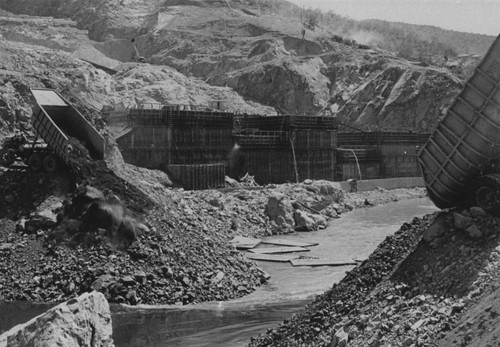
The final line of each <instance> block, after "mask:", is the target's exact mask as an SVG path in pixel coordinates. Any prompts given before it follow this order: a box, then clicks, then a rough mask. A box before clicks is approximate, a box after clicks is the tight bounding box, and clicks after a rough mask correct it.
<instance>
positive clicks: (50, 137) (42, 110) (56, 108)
mask: <svg viewBox="0 0 500 347" xmlns="http://www.w3.org/2000/svg"><path fill="white" fill-rule="evenodd" d="M31 94H32V95H33V97H34V99H35V105H34V108H33V115H32V117H31V125H32V128H33V133H34V136H31V137H30V136H28V135H26V134H24V133H18V134H16V135H14V136H12V137H10V138H7V139H6V140H5V141H4V143H3V146H2V149H1V150H0V164H2V165H4V166H11V165H12V164H14V162H15V161H16V160H21V161H23V162H24V163H25V164H27V165H28V167H29V168H30V169H31V170H33V171H45V172H47V173H53V172H55V171H57V169H58V168H59V167H60V166H61V165H60V164H61V163H64V164H66V165H67V166H68V167H69V168H70V169H72V170H76V171H78V170H79V169H80V168H79V167H78V164H79V161H83V160H85V159H86V157H90V158H89V159H90V160H92V159H104V152H105V140H104V138H103V137H102V136H101V134H99V132H98V131H97V130H96V129H95V128H94V127H93V126H92V124H90V123H89V122H88V121H87V120H86V119H85V117H84V116H83V115H82V114H81V113H80V112H78V110H77V109H76V108H75V107H74V106H73V105H72V104H71V103H70V102H68V101H67V100H66V99H64V98H63V97H62V96H61V95H60V94H59V93H57V92H56V91H54V90H52V89H31Z"/></svg>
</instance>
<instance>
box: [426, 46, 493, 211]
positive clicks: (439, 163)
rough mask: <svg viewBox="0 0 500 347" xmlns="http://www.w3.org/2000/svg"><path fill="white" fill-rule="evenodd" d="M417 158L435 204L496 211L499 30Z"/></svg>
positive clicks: (445, 206) (442, 206) (446, 206)
mask: <svg viewBox="0 0 500 347" xmlns="http://www.w3.org/2000/svg"><path fill="white" fill-rule="evenodd" d="M418 158H419V163H420V166H421V169H422V175H423V178H424V182H425V185H426V188H427V192H428V195H429V197H430V199H431V200H432V201H433V202H434V204H435V205H436V206H437V207H439V208H451V207H460V206H463V207H467V206H479V207H482V208H483V209H484V210H485V211H487V212H489V213H495V214H499V213H500V36H498V37H497V38H496V40H495V41H494V42H493V44H492V46H491V47H490V48H489V50H488V52H487V53H486V55H485V56H484V58H483V59H482V61H481V62H480V63H479V65H478V66H477V68H476V69H475V71H474V73H473V75H472V76H471V78H470V79H469V80H468V81H467V82H466V83H465V86H464V88H463V89H462V91H461V92H460V94H459V95H458V97H457V98H456V99H455V100H454V102H453V104H452V105H451V107H450V108H449V110H448V111H447V113H446V114H445V116H444V117H443V119H442V120H441V121H440V122H439V123H438V125H437V128H436V130H435V131H434V132H433V133H432V134H431V136H430V138H429V140H428V142H427V143H426V144H425V146H424V147H423V148H422V150H421V151H420V153H419V157H418Z"/></svg>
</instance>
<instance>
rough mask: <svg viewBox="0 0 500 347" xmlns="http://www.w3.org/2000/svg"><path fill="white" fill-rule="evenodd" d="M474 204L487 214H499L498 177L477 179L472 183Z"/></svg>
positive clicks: (488, 176)
mask: <svg viewBox="0 0 500 347" xmlns="http://www.w3.org/2000/svg"><path fill="white" fill-rule="evenodd" d="M474 183H475V184H474V185H473V186H474V191H475V199H474V200H475V203H476V205H477V206H479V207H481V208H482V209H483V210H484V211H486V212H487V213H490V214H492V215H499V214H500V175H498V174H492V175H485V176H481V177H479V178H478V179H477V180H476V182H474Z"/></svg>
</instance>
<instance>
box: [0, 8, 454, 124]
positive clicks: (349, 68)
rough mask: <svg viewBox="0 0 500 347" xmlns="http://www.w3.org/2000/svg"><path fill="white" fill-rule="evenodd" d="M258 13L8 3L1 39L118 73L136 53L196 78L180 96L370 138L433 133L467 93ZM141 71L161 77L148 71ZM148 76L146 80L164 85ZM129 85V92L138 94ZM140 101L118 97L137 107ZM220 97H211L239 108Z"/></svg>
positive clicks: (382, 56) (432, 75)
mask: <svg viewBox="0 0 500 347" xmlns="http://www.w3.org/2000/svg"><path fill="white" fill-rule="evenodd" d="M255 6H256V5H255V3H254V2H248V1H231V2H226V1H208V0H193V1H183V2H180V1H171V0H169V1H159V0H157V1H144V0H92V1H88V2H85V3H84V2H77V1H70V0H59V1H55V0H50V1H49V0H42V1H34V0H21V1H16V2H12V1H8V0H0V8H2V9H4V10H6V11H10V12H12V13H16V14H17V15H15V16H14V17H12V16H10V17H1V18H0V20H2V23H3V25H2V26H1V28H0V33H1V34H2V37H3V38H4V39H5V40H11V41H16V42H23V43H29V44H36V45H42V46H45V47H49V48H55V49H58V50H64V51H68V52H75V51H76V53H74V54H73V55H74V56H76V57H80V58H84V59H87V60H89V59H91V60H97V61H99V62H101V63H102V64H103V65H104V66H112V67H113V68H117V67H118V66H122V65H123V63H127V62H128V63H129V62H131V61H134V60H136V59H137V56H136V54H135V48H134V45H136V47H137V50H138V52H139V54H140V55H141V56H143V57H144V58H145V59H146V61H147V62H148V63H151V64H154V65H164V66H169V67H171V68H174V69H175V70H177V71H178V72H180V73H182V74H183V75H185V76H191V77H190V78H189V79H188V80H189V81H193V83H191V84H187V85H183V84H184V82H183V81H181V82H180V85H181V86H180V88H182V87H184V88H186V89H188V90H192V89H193V88H195V87H196V85H200V86H203V85H206V84H204V83H203V82H201V81H205V82H207V83H208V84H209V85H213V86H220V87H229V88H231V89H232V90H234V91H235V92H237V93H238V94H239V95H241V96H242V97H243V98H245V100H249V101H252V102H257V103H259V104H262V105H266V106H269V107H271V109H270V110H271V111H272V112H274V111H275V110H276V111H277V112H284V113H289V114H306V115H316V114H318V113H320V112H323V111H329V112H332V113H336V114H337V115H338V117H339V118H340V119H341V120H342V121H344V122H345V123H347V124H350V125H352V126H356V127H359V128H367V129H391V130H393V129H395V128H399V129H401V128H404V129H416V130H423V131H427V130H429V129H432V128H433V127H434V126H435V124H436V121H437V119H439V117H441V116H442V115H443V113H444V112H445V111H446V109H447V108H448V107H449V105H450V103H451V102H452V100H453V98H454V96H455V95H457V93H458V91H459V90H460V88H461V81H460V80H459V79H458V78H456V77H455V76H454V75H453V74H452V73H451V72H450V71H449V70H447V69H444V68H443V69H438V68H433V67H425V66H421V65H422V64H420V63H418V62H408V61H406V60H403V59H399V58H397V57H395V56H394V54H392V53H390V52H385V51H381V50H376V49H370V47H367V46H363V45H358V44H357V43H356V42H354V41H352V40H345V39H343V38H341V37H339V36H336V35H333V34H332V33H330V32H328V31H325V30H323V29H322V28H320V27H316V28H315V29H314V30H310V29H309V28H305V27H304V26H303V24H302V23H300V22H299V21H298V20H295V19H290V18H282V17H279V16H276V15H274V14H272V13H270V14H266V12H265V11H261V10H260V9H259V8H257V7H255ZM19 14H23V15H28V16H34V15H37V16H38V15H44V16H54V17H57V18H59V19H49V18H45V19H43V18H39V17H36V18H34V17H26V16H21V17H20V16H19ZM73 21H74V22H73ZM303 29H304V30H305V35H304V37H302V35H301V32H302V30H303ZM87 33H88V35H87V36H86V34H87ZM132 40H133V41H134V42H132ZM125 66H128V68H130V66H129V65H127V64H125ZM145 66H147V67H145ZM137 68H138V67H137ZM142 68H143V69H148V70H149V69H152V70H153V71H155V73H156V71H157V69H156V68H154V67H153V66H151V65H149V64H145V65H144V66H142ZM138 69H139V68H138ZM169 71H171V70H169ZM141 73H142V72H141ZM169 73H170V72H169ZM169 73H165V72H163V71H161V70H160V76H159V77H158V80H160V81H161V80H165V79H166V78H171V76H170V75H168V74H169ZM172 73H173V72H172ZM130 74H131V75H132V77H133V78H136V77H137V74H136V73H130ZM120 76H122V77H123V79H122V80H121V81H119V82H118V83H120V82H128V81H129V79H128V77H129V75H126V76H124V75H118V76H116V77H118V78H119V77H120ZM148 77H150V76H148ZM148 77H146V76H140V78H139V80H143V81H145V82H146V83H150V82H155V83H157V82H158V80H154V78H153V80H152V81H151V80H148ZM179 78H180V77H179ZM111 80H112V81H114V78H111ZM124 80H125V81H124ZM103 82H105V81H103ZM126 84H127V86H124V87H123V88H125V89H126V90H127V91H129V90H133V89H135V87H136V85H135V83H132V84H130V83H126ZM101 85H105V83H102V84H101ZM139 86H140V87H141V86H142V85H141V84H140V83H139ZM120 88H121V86H119V87H118V89H120ZM150 89H161V90H159V91H158V90H150V92H149V94H148V97H150V100H156V101H159V102H162V101H163V102H165V101H172V99H175V98H174V97H172V96H171V91H172V90H171V89H169V90H167V91H163V87H158V88H150ZM134 93H135V91H133V92H130V91H129V92H128V93H121V94H120V93H118V95H117V96H119V97H121V96H125V97H126V99H128V100H130V99H131V98H130V96H131V94H134ZM167 93H168V95H167ZM214 94H215V93H212V94H211V95H210V96H211V97H217V98H218V99H219V100H221V99H222V100H224V99H229V101H231V99H232V97H231V96H226V95H225V94H224V93H218V94H217V95H214ZM105 99H106V98H105ZM111 99H113V98H111ZM105 101H106V102H110V101H109V100H105ZM111 101H115V102H116V99H114V100H111ZM182 101H183V102H195V101H198V100H197V98H190V99H186V98H183V99H182ZM201 101H205V100H200V102H201ZM235 106H240V105H235ZM270 110H266V111H267V112H266V113H269V112H270Z"/></svg>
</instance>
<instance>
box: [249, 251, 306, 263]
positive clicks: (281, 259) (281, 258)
mask: <svg viewBox="0 0 500 347" xmlns="http://www.w3.org/2000/svg"><path fill="white" fill-rule="evenodd" d="M245 255H246V257H247V258H248V259H252V260H261V261H272V262H278V263H288V262H289V261H290V260H292V259H296V258H297V257H298V256H297V255H295V256H294V255H289V254H288V255H276V254H258V253H247V254H245Z"/></svg>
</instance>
